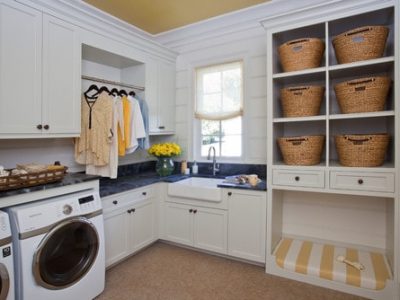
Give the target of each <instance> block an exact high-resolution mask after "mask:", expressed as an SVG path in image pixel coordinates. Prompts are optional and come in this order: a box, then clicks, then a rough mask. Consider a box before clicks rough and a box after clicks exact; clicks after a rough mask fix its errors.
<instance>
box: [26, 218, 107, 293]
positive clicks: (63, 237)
mask: <svg viewBox="0 0 400 300" xmlns="http://www.w3.org/2000/svg"><path fill="white" fill-rule="evenodd" d="M98 250H99V235H98V233H97V230H96V228H95V227H94V225H93V224H92V222H90V221H89V220H88V219H86V218H82V217H79V218H73V219H70V220H66V221H64V222H61V223H60V224H58V225H57V226H55V227H54V228H53V229H51V230H50V232H49V233H48V234H47V235H46V236H45V237H44V239H43V240H42V242H41V243H40V245H39V247H38V249H37V250H36V253H35V256H34V263H33V273H34V276H35V279H36V282H37V283H38V284H39V285H41V286H43V287H46V288H48V289H62V288H66V287H68V286H70V285H72V284H74V283H75V282H77V281H79V280H80V279H81V278H82V277H83V276H84V275H85V274H86V273H87V272H88V271H89V269H90V268H91V266H92V265H93V263H94V261H95V260H96V257H97V253H98Z"/></svg>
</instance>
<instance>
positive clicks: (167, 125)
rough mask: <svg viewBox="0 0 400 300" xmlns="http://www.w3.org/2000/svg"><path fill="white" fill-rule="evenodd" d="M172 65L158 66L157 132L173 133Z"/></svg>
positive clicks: (173, 81) (173, 75) (173, 94)
mask: <svg viewBox="0 0 400 300" xmlns="http://www.w3.org/2000/svg"><path fill="white" fill-rule="evenodd" d="M175 69H176V67H175V65H173V64H167V63H164V62H160V63H159V66H158V76H159V77H158V131H159V132H160V133H167V132H169V133H173V132H174V131H175V77H176V71H175Z"/></svg>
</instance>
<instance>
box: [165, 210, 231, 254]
mask: <svg viewBox="0 0 400 300" xmlns="http://www.w3.org/2000/svg"><path fill="white" fill-rule="evenodd" d="M227 226H228V218H227V212H226V211H225V210H221V209H212V208H204V207H199V206H193V205H186V204H178V203H172V202H167V203H166V204H165V239H166V240H169V241H172V242H176V243H179V244H183V245H188V246H192V247H196V248H200V249H204V250H209V251H214V252H218V253H223V254H226V253H227Z"/></svg>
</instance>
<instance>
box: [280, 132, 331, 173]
mask: <svg viewBox="0 0 400 300" xmlns="http://www.w3.org/2000/svg"><path fill="white" fill-rule="evenodd" d="M324 140H325V136H323V135H310V136H298V137H282V138H278V145H279V148H280V149H281V152H282V156H283V161H284V163H285V164H287V165H297V166H311V165H317V164H319V163H320V162H321V155H322V150H323V148H324Z"/></svg>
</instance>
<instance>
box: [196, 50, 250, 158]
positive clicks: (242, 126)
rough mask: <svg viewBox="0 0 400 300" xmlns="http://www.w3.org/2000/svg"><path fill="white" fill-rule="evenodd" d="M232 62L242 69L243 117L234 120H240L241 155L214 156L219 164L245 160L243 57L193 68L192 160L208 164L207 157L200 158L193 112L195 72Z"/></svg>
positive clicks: (199, 138)
mask: <svg viewBox="0 0 400 300" xmlns="http://www.w3.org/2000/svg"><path fill="white" fill-rule="evenodd" d="M234 62H241V67H242V91H241V92H242V97H243V111H244V112H243V115H242V116H239V117H235V118H240V121H241V134H240V137H241V155H240V156H216V158H217V160H218V161H219V162H227V163H228V162H232V163H239V162H243V161H244V158H245V145H244V144H245V131H244V128H245V106H246V104H245V95H246V93H245V91H246V84H245V83H246V80H245V78H246V77H245V70H246V59H245V58H244V57H239V58H237V59H230V60H226V61H216V62H213V63H212V64H199V65H197V66H196V67H194V68H193V80H192V82H193V96H192V114H191V118H192V120H193V137H192V145H193V151H192V153H193V159H194V160H196V161H199V162H209V160H207V156H202V155H201V147H202V136H203V135H202V133H201V121H202V120H199V119H197V118H195V117H194V112H195V101H196V97H197V94H196V93H197V70H198V69H201V68H208V67H212V66H218V65H224V64H230V63H234ZM229 120H230V119H228V120H222V121H219V122H220V126H222V125H221V122H224V121H229ZM217 122H218V121H217Z"/></svg>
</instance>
